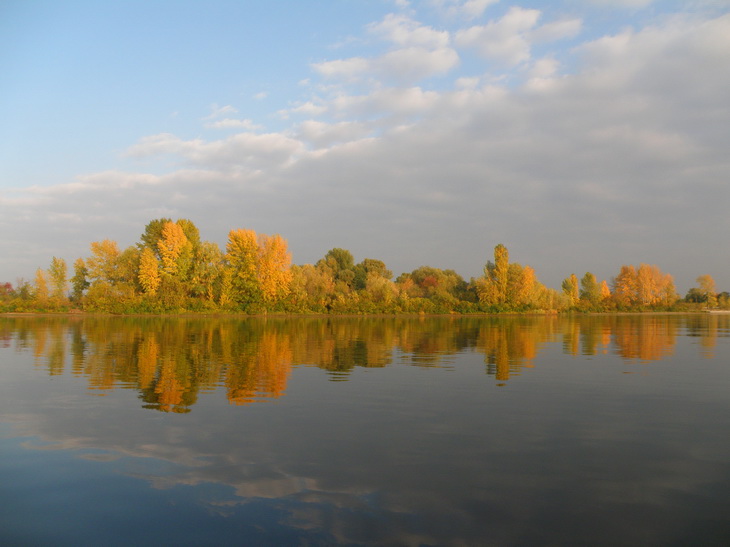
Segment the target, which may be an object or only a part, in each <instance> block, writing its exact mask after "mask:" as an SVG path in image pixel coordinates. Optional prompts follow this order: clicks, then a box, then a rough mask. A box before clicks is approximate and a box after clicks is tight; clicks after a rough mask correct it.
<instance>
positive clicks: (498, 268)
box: [491, 243, 509, 304]
mask: <svg viewBox="0 0 730 547" xmlns="http://www.w3.org/2000/svg"><path fill="white" fill-rule="evenodd" d="M491 273H492V280H493V281H494V285H495V287H496V289H497V299H498V302H499V303H500V304H503V303H504V302H505V301H506V300H507V284H508V283H509V251H507V247H505V246H504V245H502V244H501V243H500V244H499V245H497V246H496V247H495V248H494V269H493V270H492V272H491Z"/></svg>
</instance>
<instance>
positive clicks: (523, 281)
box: [509, 263, 537, 306]
mask: <svg viewBox="0 0 730 547" xmlns="http://www.w3.org/2000/svg"><path fill="white" fill-rule="evenodd" d="M513 266H514V268H513V271H514V279H513V280H512V282H511V283H510V285H511V287H510V289H511V290H510V291H509V300H510V301H511V302H512V303H513V304H515V305H517V306H530V305H532V304H533V303H534V302H533V300H534V296H535V286H536V283H537V278H536V277H535V270H533V269H532V267H530V266H524V267H522V266H520V265H519V264H517V263H515V264H510V267H511V268H512V267H513Z"/></svg>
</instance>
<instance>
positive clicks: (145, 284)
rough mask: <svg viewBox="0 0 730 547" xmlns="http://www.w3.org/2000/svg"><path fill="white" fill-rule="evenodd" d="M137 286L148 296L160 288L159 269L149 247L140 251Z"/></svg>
mask: <svg viewBox="0 0 730 547" xmlns="http://www.w3.org/2000/svg"><path fill="white" fill-rule="evenodd" d="M139 284H140V285H142V289H143V290H144V292H145V293H147V294H149V295H154V294H156V293H157V289H158V288H159V286H160V269H159V265H158V263H157V258H156V257H155V253H154V252H153V251H152V249H150V248H149V247H145V248H144V249H142V254H141V256H140V259H139Z"/></svg>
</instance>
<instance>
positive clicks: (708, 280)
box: [696, 274, 717, 308]
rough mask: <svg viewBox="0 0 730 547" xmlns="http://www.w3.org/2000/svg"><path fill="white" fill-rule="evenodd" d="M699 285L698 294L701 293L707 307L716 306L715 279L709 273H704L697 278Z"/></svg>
mask: <svg viewBox="0 0 730 547" xmlns="http://www.w3.org/2000/svg"><path fill="white" fill-rule="evenodd" d="M696 281H697V284H698V285H699V289H700V294H701V295H702V297H703V299H704V301H705V302H707V307H708V308H716V307H717V289H716V288H715V280H714V279H713V278H712V276H711V275H709V274H705V275H701V276H699V277H698V278H697V279H696Z"/></svg>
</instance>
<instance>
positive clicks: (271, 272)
mask: <svg viewBox="0 0 730 547" xmlns="http://www.w3.org/2000/svg"><path fill="white" fill-rule="evenodd" d="M258 281H259V286H260V288H261V294H262V296H263V298H264V301H265V302H266V303H267V304H272V303H274V302H276V301H278V300H281V299H282V298H284V297H285V296H286V295H287V294H289V290H290V285H291V281H292V273H291V254H289V252H288V251H287V243H286V240H285V239H284V238H283V237H281V236H280V235H278V234H276V235H274V236H267V235H265V234H261V235H260V236H259V256H258Z"/></svg>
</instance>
